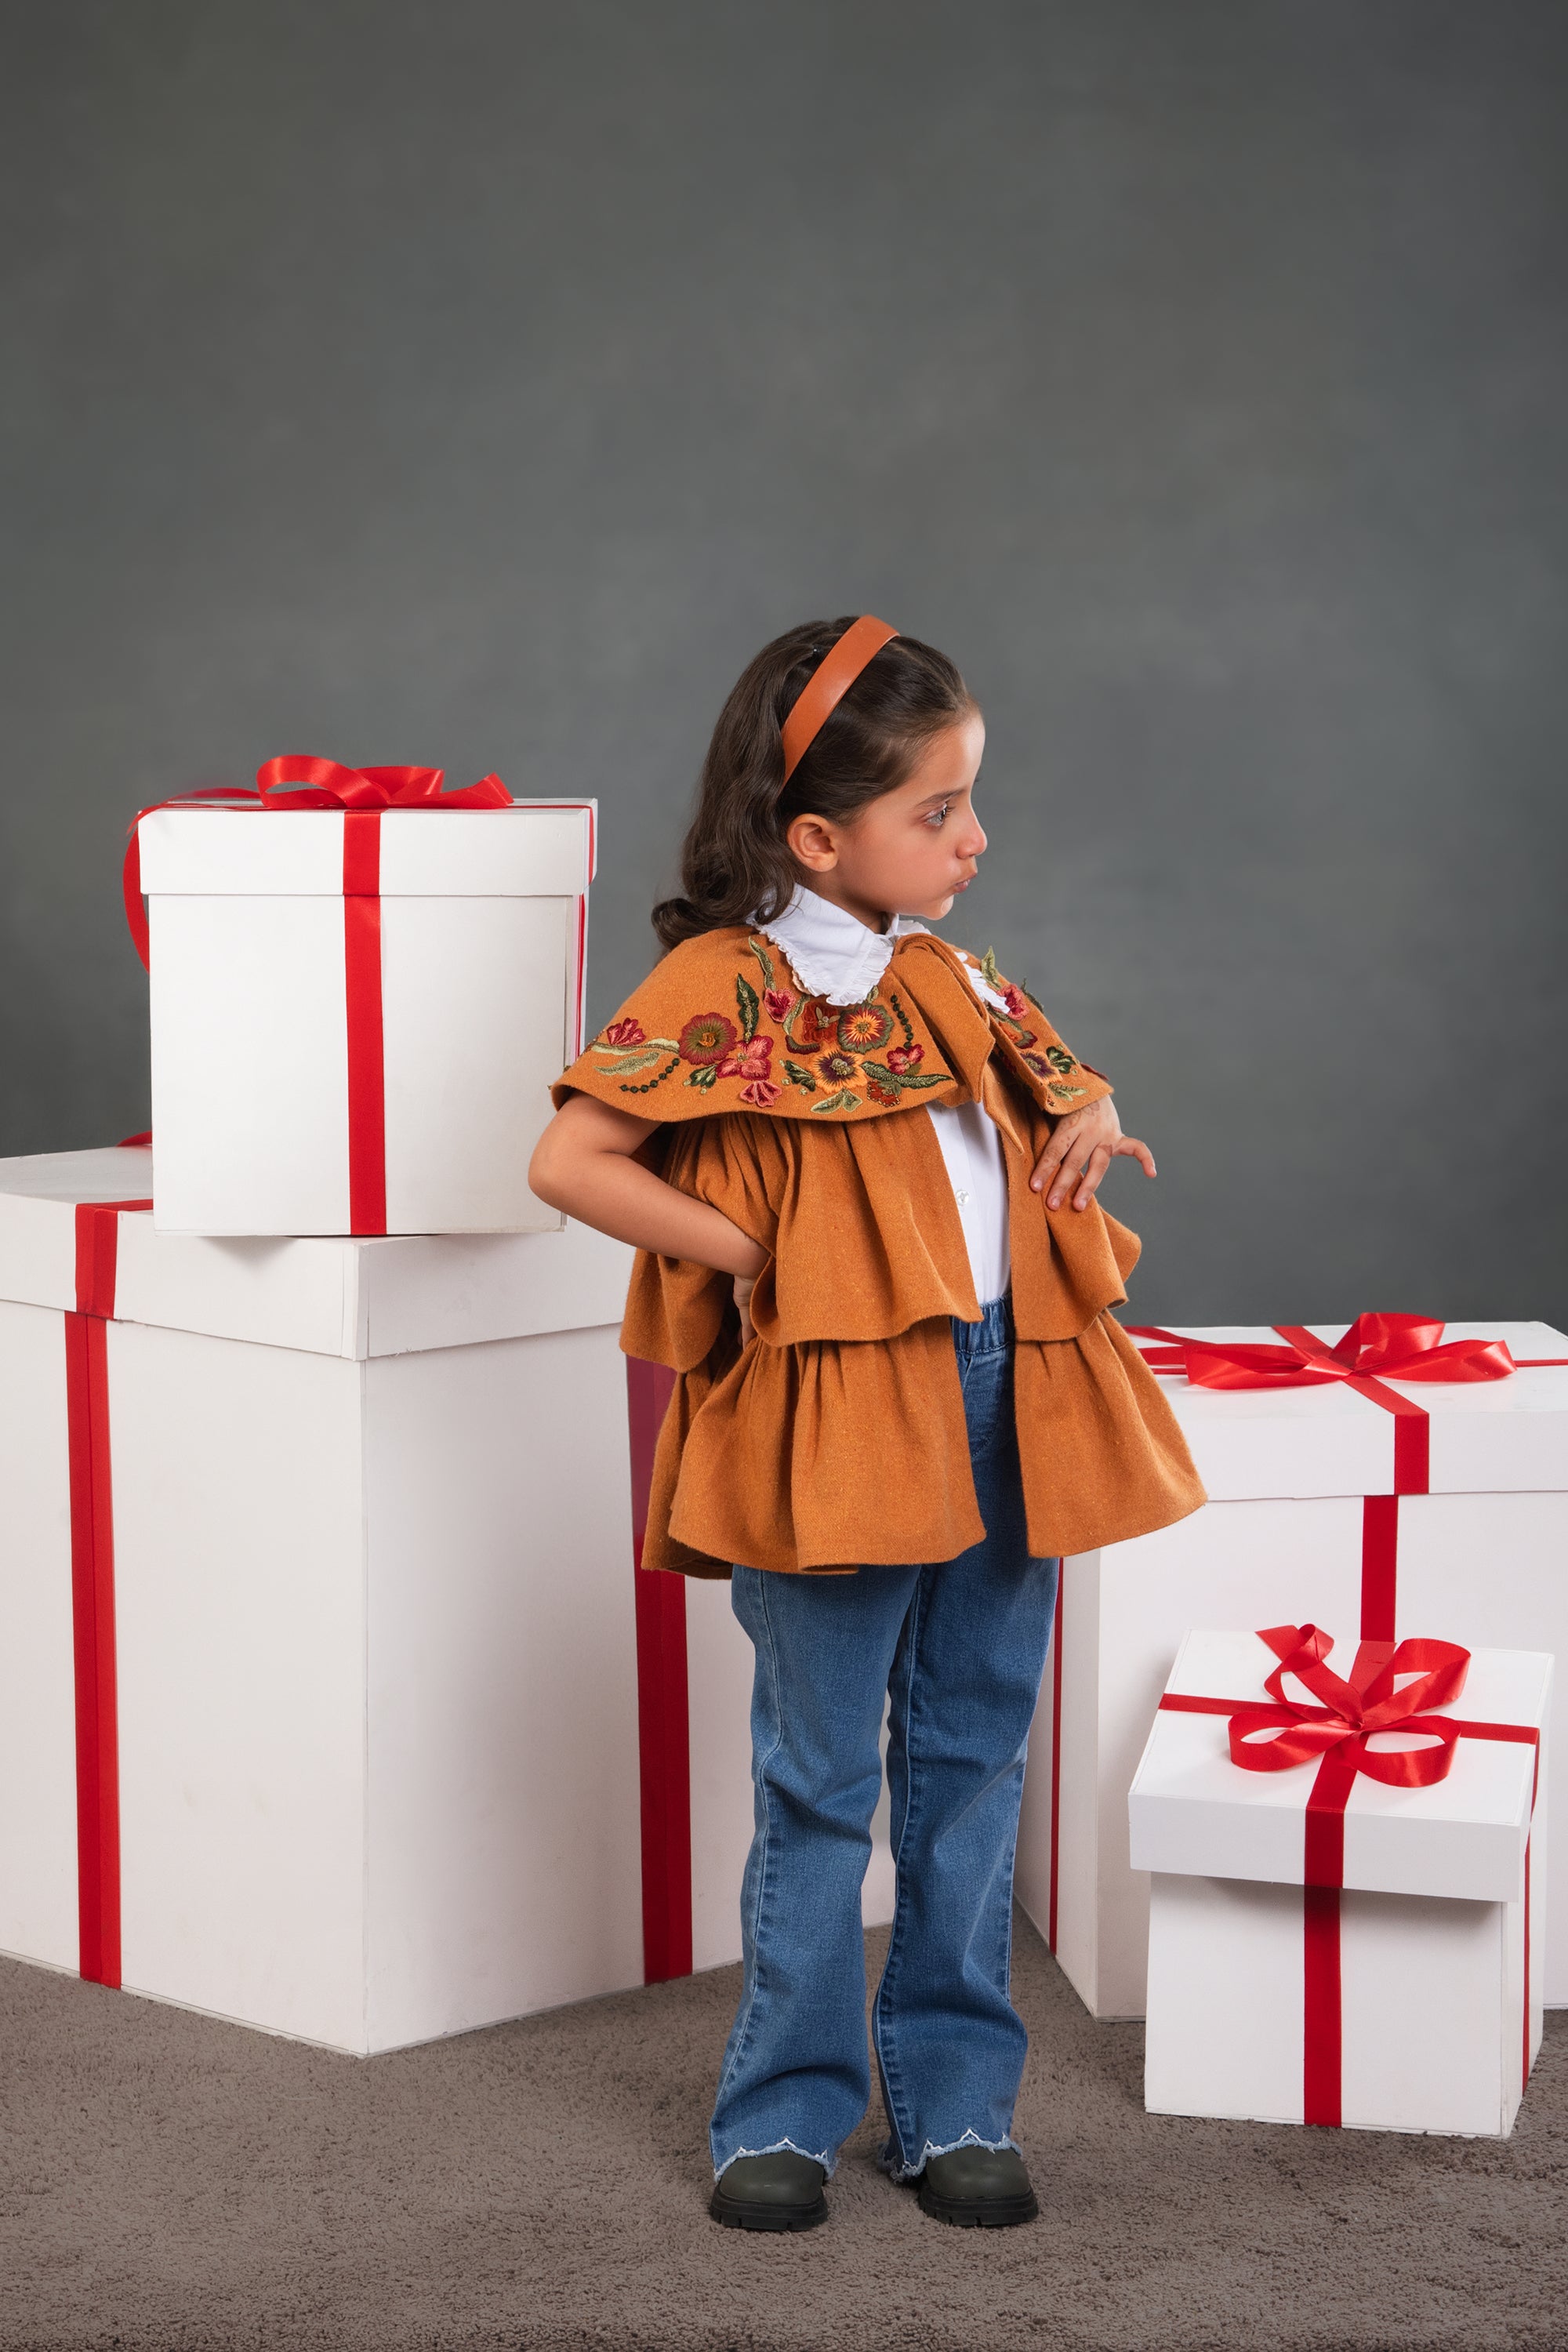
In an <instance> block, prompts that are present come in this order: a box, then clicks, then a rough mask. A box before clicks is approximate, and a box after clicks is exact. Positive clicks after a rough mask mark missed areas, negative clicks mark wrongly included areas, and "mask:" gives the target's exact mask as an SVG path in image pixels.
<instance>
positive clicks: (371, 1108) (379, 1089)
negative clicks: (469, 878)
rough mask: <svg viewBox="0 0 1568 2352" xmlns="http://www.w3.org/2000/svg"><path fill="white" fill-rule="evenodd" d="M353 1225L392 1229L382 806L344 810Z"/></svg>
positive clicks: (372, 1230)
mask: <svg viewBox="0 0 1568 2352" xmlns="http://www.w3.org/2000/svg"><path fill="white" fill-rule="evenodd" d="M343 981H344V1005H345V1012H346V1021H347V1031H348V1089H349V1230H350V1232H351V1233H355V1234H384V1233H385V1231H386V1062H385V1050H384V1037H383V1032H382V1019H381V811H380V810H379V809H378V808H365V809H359V808H346V809H344V811H343Z"/></svg>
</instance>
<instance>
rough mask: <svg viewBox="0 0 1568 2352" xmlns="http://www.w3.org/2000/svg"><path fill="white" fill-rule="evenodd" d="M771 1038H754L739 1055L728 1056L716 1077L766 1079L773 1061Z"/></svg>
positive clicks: (719, 1067) (722, 1062)
mask: <svg viewBox="0 0 1568 2352" xmlns="http://www.w3.org/2000/svg"><path fill="white" fill-rule="evenodd" d="M772 1059H773V1039H772V1038H771V1037H753V1038H752V1040H751V1042H750V1043H749V1044H748V1045H742V1047H741V1049H740V1051H739V1052H738V1053H734V1054H726V1055H725V1056H724V1058H723V1060H722V1061H721V1063H720V1065H719V1066H718V1069H717V1071H716V1072H715V1076H718V1077H721V1078H765V1077H766V1076H768V1074H769V1073H768V1064H769V1063H770V1062H771V1061H772Z"/></svg>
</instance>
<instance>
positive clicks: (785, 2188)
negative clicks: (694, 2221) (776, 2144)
mask: <svg viewBox="0 0 1568 2352" xmlns="http://www.w3.org/2000/svg"><path fill="white" fill-rule="evenodd" d="M826 2179H827V2174H826V2171H825V2170H824V2168H823V2167H822V2166H821V2165H820V2164H818V2163H817V2161H816V2158H815V2157H814V2156H796V2155H795V2151H794V2149H793V2148H787V2147H782V2148H779V2149H778V2150H777V2151H776V2152H775V2153H774V2154H773V2155H772V2156H738V2157H736V2158H735V2159H734V2161H733V2162H732V2163H731V2164H727V2165H726V2166H725V2167H724V2169H723V2171H722V2172H721V2174H720V2175H719V2178H718V2179H717V2180H716V2181H715V2183H714V2185H713V2194H712V2196H711V2198H710V2200H709V2202H708V2210H709V2211H710V2213H711V2214H712V2216H713V2219H714V2220H715V2221H722V2222H723V2224H724V2227H725V2228H726V2229H727V2230H811V2229H815V2228H816V2224H817V2222H818V2221H826V2219H827V2200H826V2197H825V2196H824V2195H823V2193H822V2184H823V2182H824V2181H825V2180H826Z"/></svg>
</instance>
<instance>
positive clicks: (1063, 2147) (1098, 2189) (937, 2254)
mask: <svg viewBox="0 0 1568 2352" xmlns="http://www.w3.org/2000/svg"><path fill="white" fill-rule="evenodd" d="M881 1940H882V1939H881V1937H875V1936H874V1937H871V1938H870V1939H869V1941H870V1943H871V1945H872V1947H873V1953H872V1958H873V1960H874V1961H875V1960H877V1959H879V1956H880V1955H879V1946H880V1943H881ZM738 1976H739V1971H738V1970H736V1969H719V1970H716V1971H714V1972H713V1973H711V1974H709V1975H705V1976H701V1977H697V1978H691V1979H687V1980H686V1981H684V1982H682V1983H679V1984H674V1985H665V1986H659V1987H657V1988H655V1989H653V1990H649V1991H646V1992H634V1993H626V1994H621V1995H619V1996H617V1997H616V1998H614V1999H611V2000H599V2001H591V2002H585V2003H584V2004H582V2005H581V2006H579V2007H575V2008H572V2009H565V2010H556V2011H552V2013H550V2014H549V2015H546V2016H543V2017H535V2018H529V2019H525V2020H524V2021H521V2023H518V2024H514V2025H503V2026H497V2027H492V2028H491V2029H490V2030H489V2031H488V2032H481V2033H470V2034H465V2035H463V2036H461V2037H460V2038H458V2039H457V2040H454V2041H449V2042H436V2043H432V2044H428V2045H426V2047H425V2048H422V2049H417V2050H409V2051H404V2052H399V2053H393V2054H391V2055H389V2056H386V2057H382V2058H373V2059H370V2060H362V2059H352V2058H343V2057H336V2056H333V2055H331V2054H330V2053H326V2052H323V2051H320V2050H314V2049H310V2048H306V2047H304V2046H302V2045H301V2044H300V2043H298V2042H284V2041H279V2040H278V2039H276V2038H274V2037H273V2036H271V2035H268V2034H262V2033H253V2032H247V2031H246V2030H245V2029H244V2028H242V2027H239V2026H233V2025H225V2024H220V2023H218V2022H216V2021H214V2020H212V2019H209V2018H204V2017H199V2016H195V2015H192V2014H191V2013H189V2012H188V2011H183V2010H178V2009H173V2008H170V2007H167V2006H166V2005H164V2004H163V2003H161V2002H156V2001H150V2000H137V1999H135V1998H133V1997H131V1996H127V1995H125V1994H119V1993H111V1992H106V1991H104V1990H102V1989H101V1988H100V1987H97V1986H92V1985H83V1984H79V1983H78V1982H76V1981H75V1979H70V1978H67V1977H62V1976H58V1975H55V1974H52V1973H50V1972H48V1971H46V1970H43V1969H29V1968H26V1967H23V1966H21V1965H19V1964H18V1963H16V1962H13V1961H4V1962H0V2058H3V2065H4V2088H3V2097H0V2128H3V2133H4V2137H3V2141H0V2347H4V2352H88V2347H91V2352H230V2347H233V2352H250V2347H257V2352H292V2348H293V2347H330V2352H360V2347H370V2352H405V2347H421V2352H423V2347H430V2352H481V2347H482V2352H510V2347H520V2352H521V2347H527V2352H535V2348H536V2347H537V2352H554V2347H561V2352H567V2347H579V2346H593V2347H610V2352H726V2347H735V2352H742V2347H743V2352H797V2347H798V2352H906V2347H907V2352H927V2347H931V2352H936V2347H942V2352H952V2347H979V2352H1005V2347H1013V2346H1029V2347H1036V2346H1038V2347H1061V2348H1062V2352H1079V2347H1085V2352H1088V2347H1094V2352H1101V2347H1104V2352H1145V2347H1160V2352H1187V2347H1205V2352H1211V2347H1212V2352H1253V2347H1269V2352H1272V2347H1280V2352H1287V2347H1289V2352H1342V2347H1355V2352H1361V2347H1369V2348H1370V2352H1396V2347H1397V2348H1398V2352H1405V2347H1411V2352H1415V2347H1421V2352H1426V2347H1432V2348H1433V2352H1436V2347H1441V2352H1494V2347H1531V2352H1563V2347H1568V2196H1565V2193H1564V2192H1565V2191H1568V2014H1564V2015H1563V2016H1560V2017H1557V2018H1554V2019H1551V2020H1549V2021H1548V2033H1547V2041H1546V2047H1545V2051H1544V2053H1543V2055H1542V2062H1541V2063H1540V2065H1539V2067H1538V2069H1537V2072H1536V2074H1535V2078H1534V2081H1533V2083H1532V2084H1531V2092H1530V2096H1529V2098H1528V2099H1527V2101H1526V2103H1525V2105H1524V2108H1523V2110H1522V2112H1521V2117H1520V2121H1519V2123H1518V2125H1517V2126H1516V2127H1515V2131H1514V2134H1513V2137H1512V2138H1511V2139H1510V2140H1508V2141H1506V2142H1496V2141H1489V2140H1459V2139H1422V2138H1416V2137H1406V2136H1404V2135H1401V2134H1394V2133H1389V2134H1383V2133H1363V2132H1345V2133H1334V2132H1324V2131H1310V2132H1308V2131H1293V2130H1289V2129H1284V2128H1280V2127H1269V2126H1249V2125H1241V2124H1203V2123H1193V2122H1186V2121H1180V2120H1175V2119H1173V2118H1171V2117H1166V2116H1146V2115H1145V2114H1144V2113H1143V2110H1142V2093H1141V2062H1142V2032H1141V2029H1140V2028H1139V2027H1137V2026H1135V2025H1121V2026H1105V2025H1100V2026H1097V2025H1095V2024H1093V2023H1091V2021H1089V2018H1088V2017H1086V2016H1085V2014H1084V2012H1083V2010H1082V2009H1081V2007H1080V2006H1079V2002H1078V2000H1077V1999H1076V1997H1075V1996H1074V1994H1073V1993H1072V1992H1071V1991H1070V1990H1069V1989H1068V1986H1067V1984H1066V1982H1065V1980H1064V1979H1062V1978H1061V1977H1060V1976H1059V1974H1058V1971H1057V1969H1056V1967H1055V1964H1054V1962H1053V1961H1052V1960H1051V1959H1050V1958H1049V1957H1048V1955H1047V1953H1046V1952H1045V1950H1044V1948H1042V1946H1041V1944H1040V1942H1039V1939H1038V1938H1037V1937H1036V1936H1035V1934H1034V1932H1033V1930H1032V1929H1031V1928H1030V1927H1028V1926H1027V1924H1026V1922H1025V1921H1023V1920H1022V1919H1020V1921H1019V1927H1018V1952H1017V1962H1016V1996H1017V1999H1018V2002H1019V2006H1020V2008H1021V2009H1022V2011H1023V2012H1024V2014H1025V2016H1026V2019H1027V2021H1028V2024H1029V2028H1030V2032H1031V2036H1032V2042H1033V2047H1032V2051H1031V2055H1030V2062H1029V2071H1028V2075H1027V2079H1026V2085H1025V2090H1024V2095H1023V2099H1022V2102H1021V2105H1020V2109H1019V2114H1018V2119H1017V2133H1018V2137H1019V2138H1020V2140H1021V2141H1022V2143H1023V2145H1024V2146H1025V2147H1026V2151H1027V2153H1028V2155H1029V2158H1030V2160H1031V2163H1032V2166H1033V2169H1034V2172H1035V2177H1036V2180H1037V2186H1038V2189H1039V2192H1040V2200H1041V2204H1042V2208H1043V2212H1042V2218H1041V2219H1040V2221H1038V2222H1037V2223H1035V2224H1034V2225H1033V2226H1032V2227H1029V2228H1026V2229H1020V2230H1011V2231H984V2232H983V2231H957V2230H951V2229H947V2228H944V2227H943V2226H942V2225H941V2224H940V2223H938V2222H933V2221H927V2220H926V2219H925V2217H924V2216H923V2215H922V2214H921V2211H920V2210H919V2209H918V2207H917V2206H916V2204H915V2201H914V2199H913V2197H912V2196H911V2195H910V2192H909V2191H908V2190H900V2189H894V2188H893V2187H892V2186H891V2184H890V2183H889V2182H888V2181H887V2180H886V2179H884V2178H883V2176H882V2175H881V2174H880V2173H879V2172H878V2170H877V2169H876V2166H875V2163H874V2160H873V2148H874V2146H875V2144H876V2141H877V2139H878V2137H879V2118H877V2117H875V2116H872V2117H868V2120H867V2123H866V2124H865V2125H864V2126H863V2127H862V2129H861V2130H860V2132H859V2133H858V2136H857V2137H856V2138H855V2140H854V2141H853V2143H852V2144H851V2146H850V2147H849V2148H848V2149H847V2152H846V2156H845V2159H844V2162H843V2164H842V2165H841V2167H840V2168H839V2172H838V2175H837V2179H836V2181H835V2183H834V2186H833V2188H832V2189H831V2190H830V2192H829V2194H830V2197H831V2200H832V2212H831V2215H830V2218H829V2220H828V2221H827V2222H826V2224H825V2225H824V2226H823V2227H822V2228H821V2229H819V2230H816V2231H811V2232H809V2233H808V2234H806V2235H805V2236H802V2237H797V2238H763V2237H756V2236H752V2235H750V2234H743V2233H742V2232H740V2231H728V2230H720V2229H718V2228H717V2227H716V2226H715V2225H714V2224H713V2223H712V2222H711V2221H709V2219H708V2217H707V2214H706V2211H705V2199H706V2195H707V2190H708V2186H709V2168H708V2163H707V2155H706V2124H707V2115H708V2106H709V2101H710V2095H711V2089H712V2083H713V2077H714V2071H715V2067H716V2063H717V2061H718V2056H719V2053H720V2049H721V2045H722V2042H723V2037H724V2033H725V2032H726V2030H727V2028H728V2024H729V2020H730V2015H731V2010H732V2007H733V2003H734V1999H735V1991H736V1985H737V1981H738ZM1441 2059H1442V2053H1441V2052H1440V2051H1435V2052H1434V2053H1433V2063H1434V2065H1436V2064H1440V2063H1441Z"/></svg>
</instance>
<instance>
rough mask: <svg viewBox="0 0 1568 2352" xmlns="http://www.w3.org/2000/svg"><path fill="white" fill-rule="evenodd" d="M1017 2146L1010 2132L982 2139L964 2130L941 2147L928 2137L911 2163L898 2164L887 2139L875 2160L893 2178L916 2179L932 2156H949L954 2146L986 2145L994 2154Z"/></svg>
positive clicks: (974, 2133)
mask: <svg viewBox="0 0 1568 2352" xmlns="http://www.w3.org/2000/svg"><path fill="white" fill-rule="evenodd" d="M1017 2146H1018V2143H1017V2141H1016V2139H1015V2138H1014V2137H1013V2136H1012V2134H1011V2132H1009V2133H1007V2134H1005V2137H1003V2138H1001V2139H982V2138H981V2137H980V2134H979V2133H978V2132H974V2131H966V2132H965V2133H964V2135H963V2138H962V2139H950V2140H947V2141H945V2142H944V2143H943V2145H942V2147H937V2145H936V2143H935V2141H934V2140H929V2139H928V2140H927V2142H926V2144H925V2146H924V2147H922V2148H921V2152H920V2155H919V2157H918V2158H917V2159H916V2161H915V2162H914V2163H913V2164H900V2161H899V2159H898V2158H896V2157H895V2156H894V2154H893V2143H892V2141H891V2140H890V2139H889V2140H884V2141H883V2143H882V2146H881V2148H880V2150H879V2154H878V2157H877V2162H878V2164H879V2166H880V2167H881V2168H882V2170H883V2171H884V2172H885V2173H887V2174H888V2175H889V2177H890V2178H891V2179H894V2180H916V2179H919V2177H920V2175H921V2173H922V2172H923V2171H924V2170H925V2168H926V2165H927V2163H928V2162H929V2161H930V2159H931V2158H932V2157H933V2156H951V2155H952V2152H953V2150H954V2149H955V2148H960V2147H986V2148H989V2149H990V2150H991V2153H992V2154H993V2156H994V2155H996V2154H997V2152H998V2151H999V2150H1000V2149H1002V2148H1005V2147H1011V2148H1016V2147H1017Z"/></svg>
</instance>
